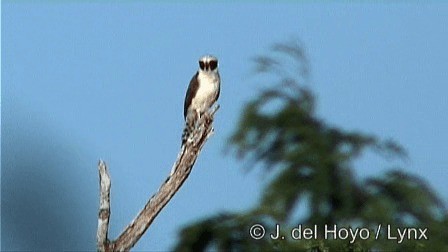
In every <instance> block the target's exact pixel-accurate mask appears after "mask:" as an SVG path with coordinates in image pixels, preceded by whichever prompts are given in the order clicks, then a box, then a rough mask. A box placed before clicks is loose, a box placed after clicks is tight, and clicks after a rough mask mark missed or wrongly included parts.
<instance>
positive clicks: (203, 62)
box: [199, 55, 218, 72]
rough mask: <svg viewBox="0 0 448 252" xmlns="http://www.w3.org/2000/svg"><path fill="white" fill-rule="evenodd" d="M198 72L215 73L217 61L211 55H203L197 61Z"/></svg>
mask: <svg viewBox="0 0 448 252" xmlns="http://www.w3.org/2000/svg"><path fill="white" fill-rule="evenodd" d="M199 71H202V72H217V71H218V59H217V58H216V57H215V56H212V55H205V56H202V57H201V58H200V59H199Z"/></svg>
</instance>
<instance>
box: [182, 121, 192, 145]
mask: <svg viewBox="0 0 448 252" xmlns="http://www.w3.org/2000/svg"><path fill="white" fill-rule="evenodd" d="M193 131H194V120H189V119H188V118H187V121H186V122H185V128H184V131H183V132H182V145H184V144H185V143H186V142H187V140H188V138H189V137H190V136H191V134H192V133H193Z"/></svg>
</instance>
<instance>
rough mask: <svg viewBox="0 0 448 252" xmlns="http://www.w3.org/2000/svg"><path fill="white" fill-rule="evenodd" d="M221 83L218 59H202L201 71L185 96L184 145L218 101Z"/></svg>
mask: <svg viewBox="0 0 448 252" xmlns="http://www.w3.org/2000/svg"><path fill="white" fill-rule="evenodd" d="M220 83H221V79H220V77H219V72H218V59H217V58H216V57H214V56H211V55H205V56H203V57H201V58H200V59H199V69H198V71H197V72H196V74H195V75H194V76H193V78H192V79H191V81H190V85H189V86H188V90H187V94H186V95H185V103H184V118H185V129H184V132H183V134H182V145H183V144H185V142H186V141H187V140H188V138H189V137H190V135H191V133H192V132H193V130H194V129H195V127H196V123H197V122H198V120H199V118H201V117H202V116H203V115H204V113H205V112H206V111H207V110H209V109H210V108H211V107H212V105H213V104H214V103H215V102H216V100H218V97H219V92H220Z"/></svg>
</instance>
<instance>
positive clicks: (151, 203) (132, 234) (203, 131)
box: [97, 105, 219, 251]
mask: <svg viewBox="0 0 448 252" xmlns="http://www.w3.org/2000/svg"><path fill="white" fill-rule="evenodd" d="M218 109H219V105H217V106H215V107H213V108H212V109H211V111H210V112H208V113H205V114H204V116H202V117H201V118H200V120H199V123H198V127H196V129H195V130H194V131H193V133H192V137H191V141H187V142H186V143H185V144H184V145H183V146H182V147H181V150H180V152H179V155H178V156H177V160H176V162H175V163H174V165H173V168H172V169H171V173H170V175H169V176H168V177H167V179H166V180H165V182H164V183H163V184H162V185H161V186H160V188H159V190H158V191H157V193H156V194H154V195H153V196H152V197H151V198H150V199H149V200H148V202H147V203H146V205H145V206H144V208H143V209H142V210H141V211H140V213H139V214H138V215H137V217H135V219H134V220H133V221H132V222H131V223H130V224H129V225H128V226H127V227H126V229H125V230H124V231H123V232H122V233H121V234H120V236H119V237H118V238H117V239H116V240H115V241H113V242H111V243H109V242H108V240H107V225H108V221H109V213H110V212H109V208H107V209H108V212H107V213H108V215H107V223H106V231H105V232H106V233H105V234H106V237H105V238H104V237H103V236H101V237H100V236H99V235H100V233H101V234H103V233H102V232H100V220H99V222H98V223H99V224H98V236H97V239H98V249H99V250H100V251H129V250H130V249H131V248H132V247H133V246H134V245H135V244H136V243H137V241H138V240H139V239H140V237H141V236H142V235H143V234H144V233H145V231H146V230H147V229H148V227H149V226H150V225H151V223H152V222H153V221H154V219H155V218H156V217H157V215H158V214H159V213H160V211H161V210H162V208H163V207H164V206H165V205H166V204H167V203H168V202H169V201H170V199H171V198H172V197H173V196H174V194H175V193H176V192H177V191H178V190H179V188H180V187H181V186H182V184H183V183H184V182H185V180H186V179H187V178H188V176H189V175H190V172H191V170H192V169H193V165H194V163H195V162H196V159H197V157H198V155H199V153H200V151H201V149H202V147H203V146H204V144H205V142H206V141H207V139H208V138H209V137H210V136H211V135H212V134H213V127H212V123H213V117H214V114H215V113H216V111H217V110H218ZM100 164H101V161H100ZM106 173H107V170H106ZM100 179H101V172H100ZM101 185H102V184H101ZM109 187H110V180H109ZM107 196H109V194H107ZM107 199H108V198H107ZM101 202H102V201H100V213H101V206H102V205H101ZM107 202H109V201H107ZM100 215H101V214H100ZM101 227H103V226H101ZM100 238H101V239H100ZM100 243H102V246H100Z"/></svg>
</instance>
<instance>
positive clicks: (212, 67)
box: [210, 60, 218, 71]
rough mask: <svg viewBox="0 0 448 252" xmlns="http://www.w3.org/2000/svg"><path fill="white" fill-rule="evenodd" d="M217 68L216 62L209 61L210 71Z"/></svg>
mask: <svg viewBox="0 0 448 252" xmlns="http://www.w3.org/2000/svg"><path fill="white" fill-rule="evenodd" d="M217 67H218V61H216V60H212V61H210V70H212V71H213V70H215V69H216V68H217Z"/></svg>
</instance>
